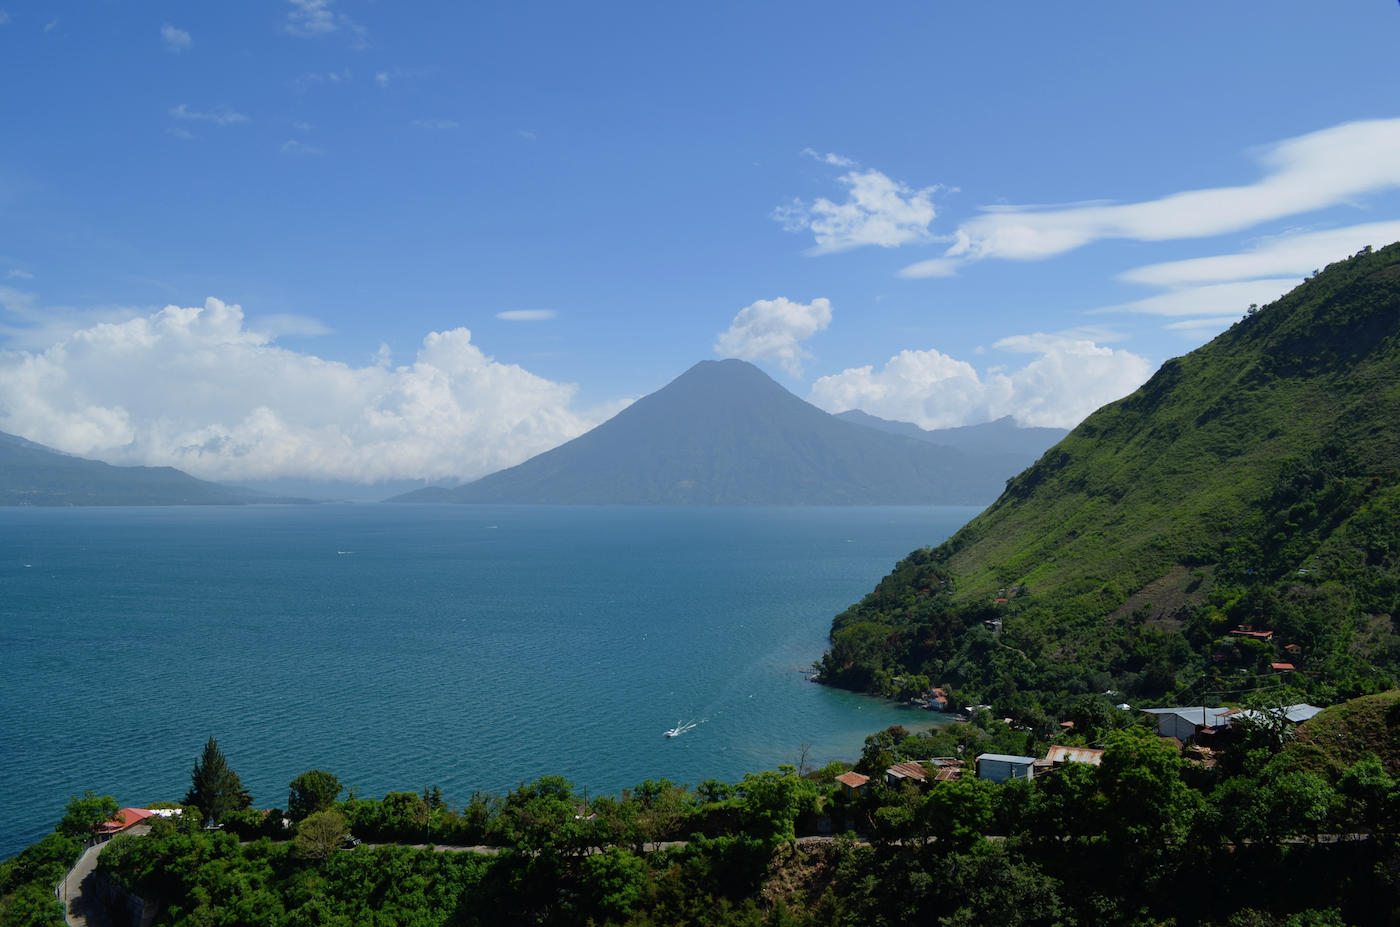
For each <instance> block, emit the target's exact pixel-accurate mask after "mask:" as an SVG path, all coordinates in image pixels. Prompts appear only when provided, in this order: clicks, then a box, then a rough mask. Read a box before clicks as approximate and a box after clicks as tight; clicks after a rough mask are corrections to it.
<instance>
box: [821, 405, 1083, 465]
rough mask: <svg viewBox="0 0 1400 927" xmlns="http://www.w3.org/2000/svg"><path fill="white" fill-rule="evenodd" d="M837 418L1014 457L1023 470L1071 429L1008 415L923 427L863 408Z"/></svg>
mask: <svg viewBox="0 0 1400 927" xmlns="http://www.w3.org/2000/svg"><path fill="white" fill-rule="evenodd" d="M836 417H837V418H839V419H842V420H843V421H847V422H855V423H856V424H857V425H866V426H868V427H870V428H878V429H880V430H881V431H888V432H889V433H890V434H896V435H904V436H905V437H906V438H913V439H915V440H916V441H927V442H928V443H929V444H941V445H943V446H944V447H955V448H957V449H958V450H960V451H963V452H964V453H968V454H978V455H984V456H986V455H1001V454H1008V455H1012V456H1014V457H1015V458H1016V459H1017V461H1019V462H1020V466H1018V467H1017V468H1016V472H1017V473H1019V472H1020V471H1021V470H1024V469H1025V468H1026V467H1029V466H1030V465H1031V464H1033V463H1035V462H1036V461H1037V460H1039V459H1040V455H1041V454H1044V453H1045V452H1046V451H1048V450H1050V448H1052V447H1054V446H1055V445H1056V444H1059V443H1060V442H1061V441H1062V440H1064V438H1065V436H1066V435H1068V434H1069V429H1068V428H1021V427H1020V426H1018V425H1017V424H1016V420H1015V419H1014V418H1012V417H1011V416H1009V415H1007V416H1005V417H1003V418H999V419H997V420H996V421H994V422H985V423H983V424H981V425H960V426H958V427H957V428H935V429H932V430H929V429H924V428H920V427H919V426H918V425H915V424H913V423H911V422H896V421H891V420H890V419H887V418H878V417H876V416H874V415H871V414H869V413H867V412H862V411H861V410H859V409H851V410H849V411H847V412H837V413H836Z"/></svg>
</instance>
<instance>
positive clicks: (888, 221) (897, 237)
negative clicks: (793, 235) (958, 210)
mask: <svg viewBox="0 0 1400 927" xmlns="http://www.w3.org/2000/svg"><path fill="white" fill-rule="evenodd" d="M813 154H814V155H815V153H813ZM827 157H828V158H834V157H836V156H835V155H828V156H827ZM829 163H837V162H829ZM837 180H838V181H839V182H840V183H842V184H845V185H846V186H847V187H849V188H850V194H849V195H848V197H847V199H846V202H844V203H833V202H832V201H831V200H828V199H826V198H824V197H822V198H818V199H817V200H816V201H815V202H813V203H812V204H811V205H808V204H806V203H804V202H802V201H801V200H793V202H792V204H791V205H789V206H780V207H778V208H777V209H776V210H774V211H773V218H774V219H776V220H778V221H779V222H781V223H783V229H784V230H785V231H789V232H801V231H804V230H807V229H810V230H811V231H812V233H813V235H814V236H815V237H816V241H817V244H816V247H814V248H811V249H810V250H809V251H808V252H807V253H808V254H830V253H832V252H835V251H845V250H846V249H848V248H856V247H859V246H861V245H879V246H880V247H882V248H897V247H899V246H900V245H906V244H909V243H911V242H926V241H931V240H932V238H933V236H932V235H931V234H930V233H929V230H928V225H929V223H930V222H932V221H933V219H934V216H935V215H936V212H935V210H934V208H933V203H932V202H931V201H930V199H929V197H930V196H931V195H932V194H933V193H934V192H935V191H936V190H938V189H940V188H939V187H937V186H933V187H925V188H924V189H922V190H914V189H911V188H910V187H907V186H905V185H904V184H902V183H899V182H897V181H894V180H891V179H890V178H888V177H886V176H885V175H884V174H882V173H880V172H879V171H876V170H869V171H865V172H864V173H861V172H860V171H851V172H850V173H847V174H843V175H842V176H841V177H839V178H837Z"/></svg>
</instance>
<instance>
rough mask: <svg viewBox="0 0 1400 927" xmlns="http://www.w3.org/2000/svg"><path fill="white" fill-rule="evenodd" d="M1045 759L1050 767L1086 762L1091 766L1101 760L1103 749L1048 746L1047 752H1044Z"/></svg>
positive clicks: (1096, 764)
mask: <svg viewBox="0 0 1400 927" xmlns="http://www.w3.org/2000/svg"><path fill="white" fill-rule="evenodd" d="M1045 759H1047V760H1049V761H1050V765H1051V766H1052V767H1059V766H1063V765H1065V764H1066V763H1088V764H1089V765H1091V766H1098V765H1099V764H1100V763H1102V762H1103V751H1102V750H1094V749H1091V748H1089V747H1061V746H1054V747H1051V748H1050V752H1049V753H1047V754H1045Z"/></svg>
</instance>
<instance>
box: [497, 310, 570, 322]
mask: <svg viewBox="0 0 1400 927" xmlns="http://www.w3.org/2000/svg"><path fill="white" fill-rule="evenodd" d="M558 315H559V313H557V312H555V311H554V310H553V309H509V310H507V311H505V312H498V313H496V318H498V319H505V320H506V321H507V322H543V321H545V320H546V319H553V318H556V317H557V316H558Z"/></svg>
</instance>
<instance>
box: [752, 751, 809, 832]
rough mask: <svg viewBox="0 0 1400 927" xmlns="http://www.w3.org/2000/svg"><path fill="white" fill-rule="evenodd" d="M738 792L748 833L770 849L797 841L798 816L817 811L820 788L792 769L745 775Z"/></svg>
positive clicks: (786, 768) (780, 767) (783, 767)
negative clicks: (796, 826)
mask: <svg viewBox="0 0 1400 927" xmlns="http://www.w3.org/2000/svg"><path fill="white" fill-rule="evenodd" d="M739 793H740V794H741V795H743V797H744V804H743V806H742V807H741V811H740V814H741V816H742V819H743V822H744V829H745V831H746V832H747V833H749V834H750V835H752V836H754V837H758V838H759V839H761V840H763V841H765V842H766V843H767V844H768V845H769V846H770V847H772V846H776V845H777V844H779V843H784V842H791V841H793V840H796V839H797V836H796V830H795V828H794V825H795V824H796V823H797V818H798V815H801V814H804V813H807V812H811V811H815V810H817V798H818V796H817V787H816V786H815V785H813V784H812V783H811V782H809V781H807V780H806V779H803V778H802V777H801V776H799V775H797V770H796V769H794V768H793V767H791V766H779V767H778V771H777V772H761V773H758V774H757V775H755V774H754V773H749V774H747V775H745V776H744V781H743V782H740V783H739Z"/></svg>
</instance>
